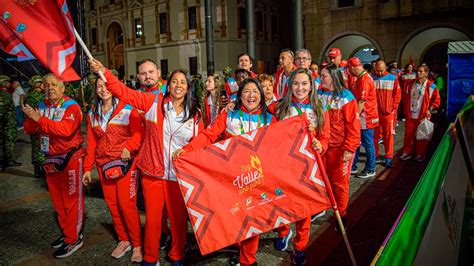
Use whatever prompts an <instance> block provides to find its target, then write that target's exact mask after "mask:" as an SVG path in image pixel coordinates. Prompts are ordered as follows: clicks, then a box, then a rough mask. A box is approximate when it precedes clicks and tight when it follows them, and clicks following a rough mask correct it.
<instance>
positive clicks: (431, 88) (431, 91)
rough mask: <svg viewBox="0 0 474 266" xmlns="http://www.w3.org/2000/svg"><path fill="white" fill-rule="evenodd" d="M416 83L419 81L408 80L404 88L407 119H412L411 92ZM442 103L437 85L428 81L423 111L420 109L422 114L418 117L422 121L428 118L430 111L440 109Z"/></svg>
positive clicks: (404, 106)
mask: <svg viewBox="0 0 474 266" xmlns="http://www.w3.org/2000/svg"><path fill="white" fill-rule="evenodd" d="M415 82H417V80H408V81H407V82H405V86H404V88H403V102H404V104H403V109H404V110H403V111H404V113H405V116H406V117H407V118H411V112H410V100H411V99H410V98H411V92H412V88H413V86H414V85H415ZM440 103H441V98H440V96H439V92H438V88H437V87H436V84H435V83H434V82H433V81H431V80H427V82H426V85H425V91H424V95H423V102H422V104H421V109H420V114H419V115H418V119H422V118H424V117H425V116H426V112H428V109H429V108H431V109H438V107H439V104H440Z"/></svg>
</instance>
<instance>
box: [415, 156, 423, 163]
mask: <svg viewBox="0 0 474 266" xmlns="http://www.w3.org/2000/svg"><path fill="white" fill-rule="evenodd" d="M425 159H426V157H425V156H421V155H417V156H416V157H415V161H418V162H423V161H424V160H425Z"/></svg>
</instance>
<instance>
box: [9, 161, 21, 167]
mask: <svg viewBox="0 0 474 266" xmlns="http://www.w3.org/2000/svg"><path fill="white" fill-rule="evenodd" d="M8 166H21V163H20V162H17V161H15V160H10V162H8Z"/></svg>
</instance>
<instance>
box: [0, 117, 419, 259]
mask: <svg viewBox="0 0 474 266" xmlns="http://www.w3.org/2000/svg"><path fill="white" fill-rule="evenodd" d="M83 131H84V130H83ZM402 132H403V122H400V126H399V127H398V129H397V135H396V143H395V144H396V150H398V149H399V148H400V146H401V142H402V138H403V137H402ZM382 150H383V149H382ZM16 154H17V160H18V161H20V162H22V163H23V165H22V166H21V167H16V168H9V169H8V170H7V172H6V173H0V202H1V203H0V216H1V219H0V231H1V234H0V265H11V264H20V265H51V264H53V265H129V264H130V262H129V256H124V257H123V258H121V259H118V260H117V259H113V258H112V257H110V255H109V254H110V252H111V251H112V250H113V248H114V247H115V245H116V242H115V239H114V238H115V235H114V233H113V231H114V230H113V227H112V224H111V218H110V213H109V211H108V209H107V206H106V204H105V202H104V200H103V198H102V192H101V188H100V185H99V183H98V180H97V179H96V180H95V182H94V183H93V184H92V185H91V186H89V187H87V188H86V196H87V197H86V206H85V213H86V220H85V229H84V236H85V240H84V243H85V245H84V247H83V248H82V249H80V250H79V251H78V252H77V253H75V254H73V255H72V256H71V257H70V258H66V259H62V260H58V259H54V258H53V257H52V252H53V250H52V249H51V248H50V247H49V245H50V242H51V241H52V240H54V239H55V238H56V237H57V236H58V235H59V234H60V232H59V229H58V226H57V225H56V223H55V220H54V213H53V207H52V204H51V201H50V199H49V194H48V191H47V188H46V184H45V182H44V180H38V179H35V178H33V167H32V165H31V163H30V145H29V137H28V136H26V135H24V134H23V133H20V132H19V141H18V142H17V149H16ZM361 161H362V163H363V161H364V158H362V160H361ZM395 162H396V164H395V168H394V169H393V170H391V171H390V170H385V169H384V168H383V167H381V166H377V173H378V175H377V177H376V178H370V179H366V180H362V179H358V178H354V177H352V178H351V182H350V184H351V185H350V187H351V195H352V196H351V205H350V206H349V214H348V226H349V230H348V234H349V237H351V235H352V234H353V235H354V236H356V235H357V241H353V240H352V239H351V243H352V245H353V248H354V251H356V257H358V256H359V255H358V254H357V252H361V253H364V249H365V248H364V246H366V245H367V244H368V243H364V242H360V240H359V238H360V236H358V235H359V233H358V232H362V231H364V229H368V228H367V227H365V226H363V225H362V223H361V219H363V218H364V217H363V215H364V213H366V212H370V208H372V207H374V208H375V207H377V204H376V203H377V199H378V198H379V197H381V195H382V194H383V193H384V191H385V189H387V187H388V186H389V185H390V184H391V183H392V181H393V180H395V179H396V176H397V175H398V174H400V171H401V170H399V169H402V168H403V167H405V165H406V164H410V165H416V167H414V168H415V169H421V171H422V169H423V167H421V168H420V167H419V164H418V163H416V162H403V163H401V162H398V161H397V160H396V161H395ZM425 164H426V163H424V164H421V165H425ZM400 166H403V167H400ZM359 167H360V168H361V166H359ZM412 168H413V167H412ZM391 172H392V173H394V174H390V173H391ZM418 172H420V170H418ZM414 174H415V173H413V175H414ZM413 179H414V178H413ZM416 180H417V179H416ZM416 180H412V181H411V184H410V186H413V185H414V184H416V182H414V181H416ZM408 195H409V192H404V194H403V196H404V197H407V196H408ZM405 200H406V199H405ZM402 201H403V199H402ZM390 206H391V205H390V204H388V205H387V206H386V208H390ZM396 208H400V207H396ZM398 212H399V209H398V210H396V209H392V210H391V211H390V213H391V215H390V219H393V217H392V216H393V215H395V217H396V215H397V214H398ZM331 216H332V215H331V214H330V212H328V214H327V215H326V217H324V218H322V219H319V220H318V221H317V222H316V223H314V224H313V225H312V228H311V229H312V231H311V232H312V237H311V241H312V243H311V244H310V249H309V250H311V251H308V259H309V262H311V265H314V264H321V263H323V264H327V265H341V263H343V264H346V263H349V261H348V257H347V252H346V251H345V249H344V246H343V245H342V244H341V243H342V242H341V238H340V236H339V235H338V233H336V232H335V231H334V229H333V228H334V221H333V220H332V219H331V218H330V217H331ZM141 218H142V222H144V220H145V215H144V214H141ZM378 219H379V220H380V219H382V220H383V219H384V217H383V216H379V217H378ZM368 224H370V226H372V225H373V224H374V223H373V222H372V223H368ZM384 224H385V225H384V226H383V227H384V230H385V229H386V227H387V225H388V228H390V227H391V225H392V224H393V220H392V221H390V220H389V221H385V223H384ZM353 228H357V230H354V229H353ZM365 231H366V233H367V232H370V230H365ZM379 235H383V236H385V235H386V232H385V233H379ZM275 237H276V233H273V232H272V233H267V234H264V235H262V236H261V242H260V247H259V252H258V254H257V259H258V262H259V263H260V264H261V265H275V264H280V263H282V264H288V263H289V262H290V257H289V253H287V252H277V251H274V249H273V240H274V239H275ZM378 238H380V237H378ZM189 239H190V240H189V241H188V242H189V245H188V246H189V249H188V252H187V255H188V260H189V261H191V262H193V264H197V265H209V264H212V265H227V261H228V258H229V256H230V254H232V253H235V252H236V250H235V249H228V250H224V251H220V252H216V253H215V254H211V255H208V256H206V257H201V256H199V251H198V249H197V246H196V244H195V241H194V239H193V235H192V231H191V229H189ZM369 239H370V238H369ZM382 240H383V237H382ZM377 241H379V240H378V239H377ZM369 242H370V241H369ZM372 242H374V241H372ZM379 245H380V244H379V243H377V244H374V243H371V244H370V246H371V247H370V248H371V249H372V250H374V249H375V250H376V249H378V246H379ZM361 248H362V249H361ZM332 252H335V254H338V255H337V256H333V255H331V254H332ZM160 255H161V256H162V258H164V257H165V252H163V251H162V252H161V254H160ZM361 255H362V254H361ZM371 256H373V254H371V255H363V256H361V257H364V259H362V260H363V261H364V263H363V264H364V265H366V264H367V263H365V262H367V261H368V262H370V260H369V257H371ZM358 260H359V259H358ZM161 262H162V265H168V264H169V263H168V262H167V261H166V260H165V259H162V260H161Z"/></svg>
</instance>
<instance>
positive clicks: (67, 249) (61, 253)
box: [53, 237, 84, 259]
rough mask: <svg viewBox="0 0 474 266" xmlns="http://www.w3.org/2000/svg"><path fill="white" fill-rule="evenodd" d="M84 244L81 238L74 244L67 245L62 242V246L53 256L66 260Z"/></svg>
mask: <svg viewBox="0 0 474 266" xmlns="http://www.w3.org/2000/svg"><path fill="white" fill-rule="evenodd" d="M83 245H84V242H83V241H82V238H81V237H79V238H78V239H77V241H76V243H74V244H69V243H66V242H64V244H63V245H62V246H61V247H60V248H59V249H58V250H56V251H55V252H54V253H53V256H54V257H55V258H58V259H62V258H67V257H69V256H71V255H72V253H74V252H76V251H77V250H78V249H80V248H82V246H83Z"/></svg>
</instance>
